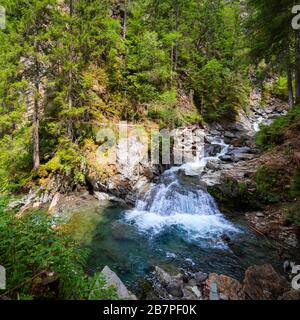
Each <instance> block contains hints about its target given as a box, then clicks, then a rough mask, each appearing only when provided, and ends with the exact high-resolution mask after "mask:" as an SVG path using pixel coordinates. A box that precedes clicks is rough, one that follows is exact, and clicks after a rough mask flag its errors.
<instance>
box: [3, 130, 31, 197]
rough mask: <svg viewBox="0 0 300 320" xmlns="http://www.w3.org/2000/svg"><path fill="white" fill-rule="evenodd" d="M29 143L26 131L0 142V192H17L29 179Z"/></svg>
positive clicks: (6, 137) (5, 137)
mask: <svg viewBox="0 0 300 320" xmlns="http://www.w3.org/2000/svg"><path fill="white" fill-rule="evenodd" d="M29 141H30V138H29V132H28V131H27V130H26V129H25V130H22V131H21V132H18V133H17V134H16V135H15V136H13V137H12V136H4V137H3V138H2V139H1V140H0V192H6V191H8V192H15V191H18V190H20V189H21V188H22V187H24V185H26V183H27V182H28V181H29V180H30V179H31V168H32V156H31V153H30V147H29V146H30V142H29Z"/></svg>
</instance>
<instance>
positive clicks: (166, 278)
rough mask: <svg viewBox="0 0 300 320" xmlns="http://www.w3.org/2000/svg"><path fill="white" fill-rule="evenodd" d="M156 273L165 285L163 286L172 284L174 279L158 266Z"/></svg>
mask: <svg viewBox="0 0 300 320" xmlns="http://www.w3.org/2000/svg"><path fill="white" fill-rule="evenodd" d="M155 273H156V276H157V278H158V280H159V282H160V283H161V284H162V285H163V286H167V285H168V284H169V283H171V282H172V277H171V276H170V275H169V273H167V272H166V271H165V270H163V269H162V268H160V267H158V266H156V267H155Z"/></svg>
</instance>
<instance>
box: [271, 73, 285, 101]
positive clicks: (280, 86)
mask: <svg viewBox="0 0 300 320" xmlns="http://www.w3.org/2000/svg"><path fill="white" fill-rule="evenodd" d="M271 93H272V95H273V96H275V97H277V98H279V99H282V100H284V101H287V100H288V85H287V78H286V77H283V76H281V77H279V78H278V79H277V80H276V81H275V83H274V84H273V87H272V91H271Z"/></svg>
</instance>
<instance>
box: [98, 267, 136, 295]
mask: <svg viewBox="0 0 300 320" xmlns="http://www.w3.org/2000/svg"><path fill="white" fill-rule="evenodd" d="M101 274H102V276H103V277H104V279H105V281H106V286H107V287H114V288H115V289H116V291H117V295H118V297H119V299H121V300H137V298H136V296H135V295H133V294H132V293H131V292H130V291H129V290H128V289H127V288H126V286H125V285H124V283H123V282H122V281H121V279H120V278H119V277H118V276H117V275H116V273H115V272H113V271H112V270H111V269H110V268H109V267H108V266H106V267H104V269H103V270H102V271H101Z"/></svg>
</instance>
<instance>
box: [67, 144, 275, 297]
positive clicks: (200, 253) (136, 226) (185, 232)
mask: <svg viewBox="0 0 300 320" xmlns="http://www.w3.org/2000/svg"><path fill="white" fill-rule="evenodd" d="M215 143H219V144H220V145H221V146H222V150H221V152H220V154H219V155H222V154H223V153H224V152H226V148H228V146H227V145H226V144H224V142H223V141H222V140H220V141H217V142H215ZM219 155H216V157H218V156H219ZM209 159H211V157H210V158H209ZM205 161H207V159H204V163H205ZM201 166H202V167H201ZM202 169H203V161H202V163H201V162H200V161H199V163H196V164H195V163H193V164H185V165H183V166H181V167H176V168H175V167H174V168H172V169H170V170H168V171H166V172H165V173H164V174H163V175H162V176H161V179H160V183H158V184H156V185H153V187H152V188H151V189H150V191H149V192H148V193H147V194H146V195H144V196H143V197H142V198H141V199H140V200H139V201H138V202H137V204H136V206H135V208H132V209H130V210H128V209H127V210H126V209H124V208H119V207H110V208H107V207H105V206H103V207H100V205H99V203H97V202H92V203H91V202H88V203H87V204H86V205H83V206H82V207H81V209H80V210H78V212H75V213H74V212H73V216H72V218H71V221H70V222H69V224H68V225H69V228H71V231H72V230H73V231H72V232H73V234H74V237H76V238H77V240H80V241H82V243H83V245H84V246H86V247H88V248H90V249H91V254H90V256H89V259H88V263H87V270H88V271H89V272H91V273H93V272H96V271H101V270H102V268H103V267H104V266H105V265H108V266H109V267H110V268H111V269H112V270H113V271H115V272H116V273H117V274H118V276H119V277H120V278H121V279H122V280H123V281H124V283H125V284H126V285H127V286H128V287H129V288H130V289H131V290H132V291H133V292H135V293H138V292H139V291H140V284H141V280H142V279H144V278H145V277H147V276H148V275H149V273H150V272H151V270H152V269H153V267H154V266H156V265H159V266H161V267H163V268H165V269H167V270H174V269H175V270H174V271H175V272H178V270H180V269H181V268H182V269H184V270H186V271H190V272H197V271H203V272H216V273H222V274H226V275H229V276H233V277H235V278H237V279H242V278H243V275H244V271H245V269H246V268H247V267H248V266H250V265H253V264H263V263H272V264H273V266H274V267H275V268H276V267H278V268H279V261H278V260H277V259H278V258H277V253H276V250H274V247H273V246H272V245H271V244H270V243H269V242H267V241H266V240H265V239H264V238H261V237H258V236H257V235H255V234H253V233H252V232H251V231H250V230H248V228H247V225H246V222H245V221H244V220H243V217H239V216H238V217H231V218H229V217H225V216H224V215H223V214H222V213H221V212H220V211H219V209H218V207H217V205H216V203H215V200H214V199H213V198H212V197H211V196H210V195H209V194H208V192H207V191H206V190H204V189H203V188H202V187H201V181H200V180H199V172H200V171H201V170H202ZM191 173H192V174H191ZM224 234H226V235H227V236H229V237H230V239H231V240H232V241H231V245H228V244H227V243H225V242H224V241H223V240H222V238H223V237H222V236H223V235H224Z"/></svg>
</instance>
